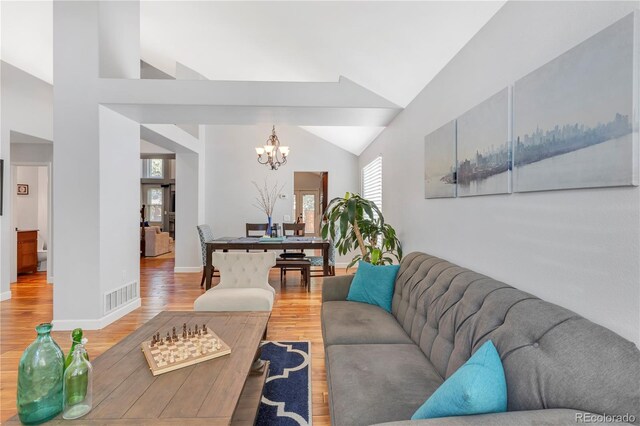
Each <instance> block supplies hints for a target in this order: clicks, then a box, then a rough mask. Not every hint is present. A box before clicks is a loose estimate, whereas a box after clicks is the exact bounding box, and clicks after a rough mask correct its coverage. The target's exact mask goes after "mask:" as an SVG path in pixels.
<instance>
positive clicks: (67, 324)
mask: <svg viewBox="0 0 640 426" xmlns="http://www.w3.org/2000/svg"><path fill="white" fill-rule="evenodd" d="M140 306H142V299H140V298H139V297H138V298H137V299H133V300H132V301H131V302H130V303H127V304H126V305H124V306H123V307H121V308H119V309H116V310H115V311H113V312H111V313H110V314H109V315H105V316H103V317H102V318H98V319H90V320H89V319H84V320H83V319H79V320H55V319H54V320H53V329H54V330H55V331H62V330H73V329H74V328H82V329H83V330H101V329H103V328H105V327H106V326H108V325H109V324H111V323H112V322H115V321H117V320H119V319H120V318H122V317H123V316H125V315H127V314H128V313H130V312H132V311H135V310H136V309H138V308H139V307H140Z"/></svg>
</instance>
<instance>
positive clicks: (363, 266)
mask: <svg viewBox="0 0 640 426" xmlns="http://www.w3.org/2000/svg"><path fill="white" fill-rule="evenodd" d="M398 269H400V265H379V266H375V265H372V264H370V263H367V262H363V261H362V260H361V261H360V262H359V263H358V270H357V271H356V276H355V277H354V278H353V281H352V282H351V287H350V288H349V295H348V296H347V300H349V301H351V302H363V303H368V304H370V305H377V306H380V307H381V308H382V309H385V310H387V311H388V312H391V299H392V298H393V287H394V284H395V281H396V275H397V274H398Z"/></svg>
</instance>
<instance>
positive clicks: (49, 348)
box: [17, 323, 64, 425]
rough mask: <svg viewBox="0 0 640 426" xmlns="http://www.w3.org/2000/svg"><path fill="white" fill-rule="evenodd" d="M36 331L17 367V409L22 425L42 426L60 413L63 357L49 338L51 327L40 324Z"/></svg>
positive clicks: (58, 348) (56, 345)
mask: <svg viewBox="0 0 640 426" xmlns="http://www.w3.org/2000/svg"><path fill="white" fill-rule="evenodd" d="M36 331H37V332H38V337H37V338H36V340H35V341H34V342H33V343H32V344H31V345H29V347H28V348H27V349H25V351H24V353H23V354H22V357H21V358H20V365H19V367H18V395H17V406H18V407H17V408H18V416H19V417H20V421H21V422H22V423H23V424H25V425H36V424H40V423H44V422H46V421H47V420H50V419H52V418H54V417H55V416H56V415H58V413H59V412H60V411H62V387H63V386H62V373H63V371H64V354H63V353H62V350H61V349H60V347H59V346H58V344H57V343H56V342H55V341H54V340H53V339H52V338H51V334H50V333H51V324H49V323H44V324H40V325H38V326H37V327H36Z"/></svg>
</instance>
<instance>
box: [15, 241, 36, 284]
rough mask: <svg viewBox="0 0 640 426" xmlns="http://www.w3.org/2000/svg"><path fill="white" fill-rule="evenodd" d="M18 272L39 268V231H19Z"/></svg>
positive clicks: (33, 270) (34, 270)
mask: <svg viewBox="0 0 640 426" xmlns="http://www.w3.org/2000/svg"><path fill="white" fill-rule="evenodd" d="M17 253H18V273H19V274H23V273H25V272H36V271H37V270H38V231H18V250H17Z"/></svg>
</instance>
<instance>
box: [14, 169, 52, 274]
mask: <svg viewBox="0 0 640 426" xmlns="http://www.w3.org/2000/svg"><path fill="white" fill-rule="evenodd" d="M11 169H12V170H11V171H12V182H13V185H12V186H13V188H12V191H11V194H12V195H11V196H12V203H11V205H12V225H13V229H14V230H15V231H14V232H15V236H14V244H12V245H13V247H14V250H13V252H14V255H13V256H12V277H11V281H12V282H16V281H17V275H18V274H25V273H27V274H30V273H34V272H46V273H47V276H48V279H47V281H49V282H51V279H50V277H51V269H52V268H51V249H50V248H51V234H52V233H51V226H50V223H51V178H50V170H51V169H50V165H49V164H38V163H33V164H29V163H13V164H12V168H11Z"/></svg>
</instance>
